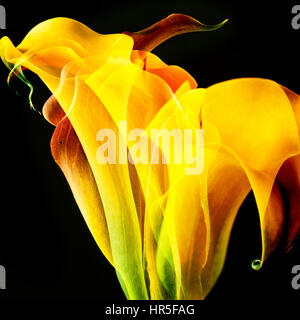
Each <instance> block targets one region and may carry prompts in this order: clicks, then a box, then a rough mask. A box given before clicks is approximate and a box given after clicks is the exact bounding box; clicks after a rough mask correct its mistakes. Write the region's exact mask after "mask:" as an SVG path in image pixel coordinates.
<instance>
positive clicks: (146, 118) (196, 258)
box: [0, 15, 300, 299]
mask: <svg viewBox="0 0 300 320" xmlns="http://www.w3.org/2000/svg"><path fill="white" fill-rule="evenodd" d="M221 25H222V24H220V25H217V26H212V27H208V26H204V25H202V24H200V23H199V22H198V21H196V20H194V19H192V18H190V17H187V16H184V15H171V16H169V17H167V18H166V19H164V20H162V21H161V22H159V23H157V24H155V25H154V27H153V26H152V27H150V28H148V29H145V30H143V31H142V32H139V33H130V32H127V33H124V34H111V35H101V34H98V33H96V32H94V31H92V30H91V29H89V28H88V27H86V26H85V25H83V24H81V23H79V22H77V21H75V20H72V19H68V18H55V19H51V20H47V21H45V22H42V23H41V24H39V25H37V26H36V27H34V28H33V29H32V30H31V31H30V32H29V33H28V34H27V36H26V37H25V38H24V40H23V41H22V42H21V44H20V45H19V46H17V47H14V45H13V44H12V43H11V41H10V40H9V39H8V38H7V37H4V38H2V39H1V41H0V52H1V58H2V60H3V61H4V62H5V64H7V65H8V66H10V67H11V68H13V69H12V74H14V73H15V74H17V70H18V67H20V66H22V67H25V68H27V69H30V70H31V71H33V72H34V73H36V74H37V75H38V76H39V77H40V78H41V80H42V81H43V82H44V83H45V84H46V85H47V86H48V88H49V89H50V90H51V92H52V93H53V96H52V97H51V98H50V99H49V100H48V101H47V102H46V104H45V106H44V108H43V115H44V117H45V118H46V119H47V120H48V121H49V122H51V123H52V124H53V125H55V126H56V129H55V131H54V134H53V137H52V140H51V150H52V154H53V157H54V159H55V161H56V162H57V163H58V165H59V166H60V168H61V169H62V171H63V172H64V174H65V176H66V178H67V180H68V183H69V185H70V187H71V189H72V192H73V195H74V198H75V199H76V202H77V204H78V206H79V208H80V210H81V212H82V215H83V217H84V219H85V221H86V223H87V225H88V227H89V229H90V231H91V233H92V235H93V237H94V239H95V241H96V242H97V244H98V246H99V248H100V249H101V251H102V252H103V254H104V255H105V257H106V258H107V259H108V260H109V261H110V263H111V264H112V265H113V266H114V268H115V269H116V273H117V275H118V278H119V281H120V284H121V286H122V288H123V291H124V293H125V294H126V296H127V298H128V299H204V298H205V297H206V296H207V294H208V293H209V292H210V290H211V289H212V287H213V286H214V284H215V282H216V280H217V279H218V276H219V275H220V273H221V271H222V267H223V264H224V261H225V257H226V250H227V246H228V241H229V238H230V232H231V229H232V225H233V222H234V220H235V217H236V215H237V212H238V209H239V207H240V206H241V204H242V202H243V201H244V199H245V198H246V196H247V194H248V193H249V192H250V191H251V190H253V193H254V196H255V199H256V203H257V208H258V212H259V216H260V222H261V234H262V255H261V259H260V262H259V263H258V264H256V267H257V268H260V267H261V265H262V263H263V262H264V261H265V259H266V258H267V257H268V256H269V255H270V254H271V252H272V251H273V250H274V248H276V247H277V245H278V244H279V241H280V239H281V235H282V232H283V226H284V223H285V221H288V225H287V228H288V232H287V234H288V241H287V247H288V248H289V247H290V246H291V245H292V242H293V240H294V239H295V237H296V236H297V234H298V233H299V228H300V204H299V203H300V142H299V133H300V97H299V95H297V94H296V93H294V92H292V91H290V90H289V89H287V88H285V87H282V86H281V85H279V84H277V83H275V82H274V81H271V80H266V79H258V78H244V79H235V80H229V81H225V82H222V83H218V84H215V85H213V86H211V87H209V88H206V89H203V88H197V83H196V81H195V80H194V79H193V77H192V76H191V75H190V74H188V73H187V72H186V71H185V70H183V69H182V68H180V67H178V66H168V65H166V64H165V63H164V62H162V61H161V60H160V59H159V58H158V57H157V56H155V55H153V54H152V53H150V52H149V51H151V50H152V49H153V48H154V47H155V46H157V45H158V44H159V43H161V42H163V41H165V40H166V39H168V38H170V37H171V36H173V35H176V34H179V33H184V32H190V31H199V30H211V29H215V28H217V27H219V26H221ZM120 121H126V122H127V125H128V131H130V130H132V129H135V128H140V129H143V130H145V131H146V132H147V131H150V130H151V129H152V128H158V129H163V128H165V129H169V130H172V129H174V128H180V129H185V128H190V129H193V130H195V129H203V130H204V137H205V138H204V170H203V172H202V173H201V174H200V175H187V174H186V173H185V172H186V171H185V169H186V168H187V167H189V164H188V163H182V164H180V165H174V164H153V163H151V159H149V163H148V164H135V165H133V164H131V163H127V164H109V163H107V164H105V165H100V164H99V163H98V162H97V161H96V153H97V149H98V148H99V142H98V141H97V140H96V136H97V132H98V131H99V129H101V128H109V129H111V130H113V131H114V132H119V127H118V126H119V123H120ZM120 140H122V139H121V138H120ZM119 142H120V143H125V144H126V147H127V148H128V150H129V152H130V150H131V148H132V147H133V144H132V142H130V141H125V142H124V141H119ZM150 143H153V141H150ZM164 151H165V150H164V149H163V147H162V146H159V147H158V148H157V150H156V152H159V153H162V154H164ZM117 152H118V150H117ZM150 156H151V155H150ZM283 192H284V193H285V194H286V195H287V200H288V202H289V205H288V208H285V207H284V204H283ZM253 214H255V213H253Z"/></svg>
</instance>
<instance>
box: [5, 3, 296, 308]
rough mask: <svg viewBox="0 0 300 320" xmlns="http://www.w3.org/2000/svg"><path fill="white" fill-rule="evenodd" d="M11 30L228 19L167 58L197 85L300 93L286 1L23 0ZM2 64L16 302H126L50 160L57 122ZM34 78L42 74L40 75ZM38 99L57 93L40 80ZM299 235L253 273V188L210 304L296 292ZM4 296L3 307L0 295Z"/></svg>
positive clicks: (10, 292) (12, 7)
mask: <svg viewBox="0 0 300 320" xmlns="http://www.w3.org/2000/svg"><path fill="white" fill-rule="evenodd" d="M1 4H2V5H4V6H5V8H6V12H7V29H6V30H0V32H1V33H2V35H8V36H9V37H10V38H11V39H12V41H13V43H14V44H15V45H17V44H18V43H19V42H20V41H21V40H22V38H23V37H24V36H25V35H26V33H27V32H28V31H29V30H30V29H31V28H32V27H34V26H35V25H36V24H37V23H39V22H41V21H43V20H45V19H48V18H53V17H56V16H66V17H70V18H74V19H77V20H79V21H81V22H83V23H85V24H87V25H88V26H89V27H91V28H92V29H94V30H96V31H98V32H100V33H115V32H122V31H137V30H140V29H143V28H145V27H147V26H149V25H151V24H152V23H154V22H156V21H158V20H160V19H161V18H163V17H165V16H167V15H168V14H171V13H175V12H177V13H185V14H189V15H191V16H193V17H195V18H196V19H198V20H200V21H201V22H203V23H206V24H215V23H218V22H220V21H222V20H224V19H225V18H229V19H230V20H229V22H228V23H227V24H226V25H225V26H224V27H223V28H221V29H219V30H217V31H213V32H207V33H193V34H187V35H182V36H178V37H176V38H174V39H171V40H169V41H167V42H166V43H164V44H162V45H161V46H160V47H159V48H157V49H156V50H155V51H154V53H156V54H158V55H159V56H160V58H162V59H163V60H164V61H165V62H166V63H168V64H177V65H180V66H182V67H183V68H185V69H186V70H187V71H189V72H190V73H191V74H192V75H193V76H194V77H195V78H196V80H197V82H198V84H199V86H200V87H207V86H209V85H211V84H213V83H216V82H220V81H223V80H227V79H232V78H237V77H264V78H270V79H273V80H275V81H277V82H279V83H280V84H282V85H285V86H286V87H288V88H290V89H291V90H294V91H295V92H297V93H300V81H299V74H300V72H299V69H300V68H299V51H297V48H296V46H297V42H298V43H299V42H300V41H299V40H300V30H298V31H296V30H293V29H292V26H291V19H292V14H291V8H292V6H293V5H294V4H296V3H295V2H294V3H289V2H287V1H272V2H267V1H257V0H255V1H249V2H243V1H216V0H201V1H200V0H199V1H190V0H184V1H183V0H181V1H176V0H172V1H170V0H164V1H162V0H160V1H116V0H114V1H100V0H98V1H82V2H76V1H72V2H71V1H70V2H67V1H59V2H57V1H40V2H33V1H23V2H21V3H18V4H16V3H14V2H9V3H6V2H3V1H1ZM7 74H8V71H7V69H6V68H4V67H3V66H2V65H1V69H0V88H1V100H0V106H1V137H2V139H1V159H2V161H3V165H2V179H1V182H2V186H3V187H4V188H3V189H2V190H4V191H2V192H1V198H2V208H1V219H3V222H1V236H2V237H3V240H2V239H1V243H0V245H1V251H0V264H2V265H4V266H5V267H6V271H7V289H6V290H5V292H4V290H2V291H1V295H2V296H4V297H5V298H6V299H10V300H16V299H19V300H26V299H30V300H41V299H44V300H46V299H64V300H66V299H72V300H74V299H76V300H84V299H85V300H88V299H94V300H97V301H99V302H100V301H104V300H107V301H108V300H111V301H116V302H117V301H125V298H124V296H123V294H122V291H121V289H120V287H119V284H118V282H117V278H116V276H115V273H114V270H113V268H112V267H111V266H110V265H109V263H108V262H107V261H106V260H105V258H104V257H103V255H102V253H101V252H100V250H99V249H98V247H97V246H96V244H95V242H94V240H93V238H92V236H91V234H90V232H89V230H88V228H87V227H86V225H85V223H84V220H83V218H82V217H81V214H80V212H79V210H78V208H77V207H76V205H75V202H74V199H73V197H72V195H71V192H70V189H69V187H68V185H67V182H66V181H65V179H64V177H63V174H62V173H61V171H60V170H59V168H58V167H57V166H56V164H55V163H54V160H53V159H52V156H51V153H50V148H49V142H50V139H51V135H52V132H53V127H52V126H51V125H49V124H48V123H47V122H46V121H45V120H44V119H42V118H41V117H40V116H39V115H38V114H37V113H35V112H33V111H30V110H29V106H28V103H27V94H28V90H27V89H26V88H24V86H22V85H21V86H20V88H19V87H18V86H19V85H18V84H17V83H15V84H14V85H15V86H16V87H18V88H19V89H20V91H21V96H19V97H18V96H16V95H15V94H14V93H13V92H11V91H10V90H9V89H8V87H7V84H6V82H5V81H6V77H7ZM30 77H32V79H33V80H35V78H34V76H30ZM34 86H35V90H34V94H33V103H34V104H35V106H36V107H37V108H39V109H41V107H42V105H43V103H44V101H45V100H46V99H47V97H48V96H49V95H50V93H49V92H48V90H47V89H46V88H45V87H44V86H43V84H40V83H39V82H38V81H34ZM299 242H300V241H299V239H298V241H297V242H296V244H295V246H294V248H293V249H292V250H291V251H290V252H289V253H288V254H287V255H285V254H284V253H283V251H282V249H281V248H279V249H278V250H277V251H276V252H275V253H274V254H273V256H272V257H271V258H270V259H269V260H268V261H267V262H266V263H265V264H264V266H263V269H262V270H260V271H254V270H252V269H251V262H252V260H253V259H255V258H259V257H260V251H261V247H260V228H259V219H258V213H257V210H256V205H255V201H254V199H253V195H252V194H250V195H249V196H248V198H247V199H246V201H245V203H244V204H243V206H242V208H241V209H240V212H239V214H238V217H237V219H236V221H235V224H234V227H233V232H232V237H231V240H230V244H229V249H228V256H227V260H226V264H225V267H224V270H223V273H222V275H221V277H220V279H219V281H218V283H217V285H216V286H215V287H214V288H213V290H212V292H211V293H210V295H209V296H208V298H207V299H208V300H211V301H220V300H232V301H243V300H248V301H252V302H253V303H255V302H259V301H264V300H265V299H272V300H273V299H280V300H287V299H289V300H290V299H294V298H296V297H299V290H298V291H297V290H293V289H292V287H291V279H292V274H291V269H292V267H293V266H294V265H295V264H300V258H299V248H300V243H299ZM0 303H1V302H0Z"/></svg>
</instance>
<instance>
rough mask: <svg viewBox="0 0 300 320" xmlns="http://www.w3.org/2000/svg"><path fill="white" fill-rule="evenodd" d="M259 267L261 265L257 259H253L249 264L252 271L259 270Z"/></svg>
mask: <svg viewBox="0 0 300 320" xmlns="http://www.w3.org/2000/svg"><path fill="white" fill-rule="evenodd" d="M261 266H262V263H261V260H259V259H255V260H253V261H252V263H251V267H252V269H254V270H259V269H260V268H261Z"/></svg>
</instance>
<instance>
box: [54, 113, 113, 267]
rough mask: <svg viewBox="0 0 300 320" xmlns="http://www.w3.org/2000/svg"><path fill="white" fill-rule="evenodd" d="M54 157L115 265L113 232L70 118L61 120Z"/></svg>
mask: <svg viewBox="0 0 300 320" xmlns="http://www.w3.org/2000/svg"><path fill="white" fill-rule="evenodd" d="M51 151H52V155H53V158H54V160H55V161H56V163H57V164H58V165H59V167H60V168H61V170H62V171H63V173H64V175H65V177H66V179H67V181H68V183H69V185H70V187H71V189H72V192H73V195H74V198H75V200H76V202H77V204H78V207H79V209H80V211H81V213H82V215H83V217H84V219H85V221H86V224H87V225H88V227H89V229H90V231H91V233H92V235H93V237H94V239H95V241H96V242H97V245H98V246H99V248H100V249H101V251H102V252H103V254H104V255H105V257H106V258H107V259H108V261H109V262H110V263H111V264H113V259H112V253H111V247H110V239H109V232H108V228H107V223H106V218H105V214H104V209H103V205H102V201H101V199H100V196H99V191H98V188H97V184H96V182H95V179H94V175H93V172H92V170H91V167H90V165H89V163H88V161H87V158H86V156H85V153H84V151H83V149H82V147H81V144H80V142H79V140H78V137H77V135H76V133H75V131H74V129H73V127H72V125H71V123H70V121H69V119H68V118H67V117H65V118H64V119H63V120H61V121H60V122H59V123H58V125H57V127H56V129H55V131H54V134H53V137H52V139H51Z"/></svg>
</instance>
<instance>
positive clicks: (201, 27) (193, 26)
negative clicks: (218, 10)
mask: <svg viewBox="0 0 300 320" xmlns="http://www.w3.org/2000/svg"><path fill="white" fill-rule="evenodd" d="M227 21H228V19H226V20H224V21H222V22H221V23H219V24H216V25H205V24H203V23H201V22H199V21H198V20H196V19H194V18H192V17H190V16H188V15H185V14H180V13H174V14H171V15H169V16H168V17H166V18H164V19H162V20H160V21H158V22H157V23H155V24H153V25H152V26H150V27H148V28H146V29H144V30H141V31H138V32H123V33H124V34H127V35H129V36H130V37H132V38H133V40H134V47H133V48H134V49H136V50H144V51H149V52H150V51H152V50H153V49H154V48H156V47H157V46H158V45H160V44H161V43H163V42H164V41H166V40H168V39H170V38H172V37H174V36H177V35H180V34H184V33H189V32H197V31H211V30H216V29H218V28H220V27H222V26H223V25H224V24H225V23H226V22H227Z"/></svg>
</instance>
